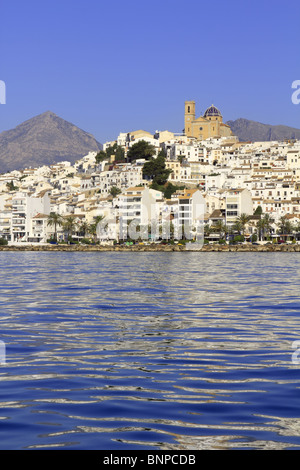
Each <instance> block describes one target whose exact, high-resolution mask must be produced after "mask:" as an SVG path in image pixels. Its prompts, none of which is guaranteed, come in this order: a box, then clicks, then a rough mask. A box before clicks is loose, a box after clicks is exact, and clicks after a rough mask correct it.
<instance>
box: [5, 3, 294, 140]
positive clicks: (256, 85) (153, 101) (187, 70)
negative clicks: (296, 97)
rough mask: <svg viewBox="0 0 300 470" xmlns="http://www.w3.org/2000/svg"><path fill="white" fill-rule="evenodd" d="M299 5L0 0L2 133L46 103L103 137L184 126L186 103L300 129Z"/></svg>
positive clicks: (227, 115)
mask: <svg viewBox="0 0 300 470" xmlns="http://www.w3.org/2000/svg"><path fill="white" fill-rule="evenodd" d="M299 18H300V3H299V2H298V1H285V2H282V1H278V0H272V1H271V0H268V1H266V0H260V1H257V0H252V1H248V0H246V1H240V0H239V1H235V0H227V1H224V0H223V1H220V0H215V1H214V2H203V1H202V0H184V1H183V0H181V1H178V0H160V1H157V0H151V1H148V0H140V1H137V0H127V1H124V0H123V1H119V0H110V1H107V0H106V1H102V0H85V1H83V0H72V1H71V0H59V1H58V0H51V1H49V0H43V1H41V0H38V1H37V0H26V1H24V0H23V1H20V0H16V1H14V0H10V1H8V0H3V1H2V2H1V30H0V45H1V62H0V64H1V65H0V80H4V81H5V83H6V88H7V97H6V104H5V105H0V132H1V131H3V130H7V129H10V128H13V127H15V126H16V125H18V124H20V123H21V122H23V121H24V120H26V119H29V118H31V117H33V116H35V115H37V114H40V113H42V112H44V111H47V110H51V111H53V112H54V113H56V114H58V115H59V116H60V117H62V118H64V119H66V120H68V121H70V122H73V123H74V124H76V125H77V126H78V127H80V128H82V129H84V130H86V131H88V132H91V133H92V134H93V135H94V136H95V137H96V138H97V139H98V140H99V141H100V142H102V143H103V142H105V141H107V140H113V139H115V138H116V136H117V135H118V134H119V132H129V131H132V130H136V129H145V130H147V131H149V132H154V131H155V130H166V129H167V130H170V131H173V132H181V131H182V129H183V126H184V123H183V113H184V101H185V100H189V99H193V100H195V101H196V114H197V116H200V115H201V114H202V112H204V111H205V109H206V108H207V107H208V106H209V105H210V104H212V103H213V104H215V105H216V106H217V107H218V108H220V110H221V111H222V114H223V118H224V120H225V121H227V120H229V119H237V118H239V117H244V118H247V119H253V120H257V121H260V122H264V123H269V124H286V125H289V126H293V127H297V128H300V105H298V106H296V105H294V104H292V101H291V95H292V89H291V84H292V82H293V81H294V80H297V79H300V61H299V58H300V42H299V36H298V35H299V32H298V31H299Z"/></svg>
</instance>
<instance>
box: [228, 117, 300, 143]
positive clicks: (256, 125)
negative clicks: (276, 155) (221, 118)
mask: <svg viewBox="0 0 300 470" xmlns="http://www.w3.org/2000/svg"><path fill="white" fill-rule="evenodd" d="M226 124H228V126H230V128H231V130H232V132H233V134H234V135H236V136H237V137H238V138H239V140H240V141H241V142H248V141H251V142H264V141H271V140H286V139H287V140H294V139H296V140H300V129H295V128H293V127H288V126H282V125H277V126H274V125H270V124H262V123H260V122H256V121H250V120H248V119H243V118H240V119H236V120H235V121H227V122H226Z"/></svg>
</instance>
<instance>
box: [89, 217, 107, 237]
mask: <svg viewBox="0 0 300 470" xmlns="http://www.w3.org/2000/svg"><path fill="white" fill-rule="evenodd" d="M103 219H104V216H103V215H97V217H94V220H95V221H94V222H93V223H91V224H90V225H89V228H88V232H89V233H90V234H91V235H92V236H93V237H94V242H95V243H96V241H97V226H98V224H99V222H101V221H102V220H103Z"/></svg>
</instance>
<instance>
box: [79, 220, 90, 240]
mask: <svg viewBox="0 0 300 470" xmlns="http://www.w3.org/2000/svg"><path fill="white" fill-rule="evenodd" d="M79 230H80V233H83V236H84V237H86V234H87V233H88V231H89V224H88V223H87V222H86V221H83V222H81V224H80V226H79Z"/></svg>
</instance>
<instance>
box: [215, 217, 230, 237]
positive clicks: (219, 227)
mask: <svg viewBox="0 0 300 470" xmlns="http://www.w3.org/2000/svg"><path fill="white" fill-rule="evenodd" d="M214 229H215V230H216V231H217V232H218V233H219V234H220V239H222V240H223V239H226V235H227V233H229V227H228V226H227V225H225V224H224V222H223V221H222V220H217V222H216V223H215V225H214Z"/></svg>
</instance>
